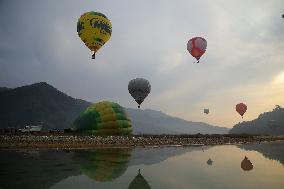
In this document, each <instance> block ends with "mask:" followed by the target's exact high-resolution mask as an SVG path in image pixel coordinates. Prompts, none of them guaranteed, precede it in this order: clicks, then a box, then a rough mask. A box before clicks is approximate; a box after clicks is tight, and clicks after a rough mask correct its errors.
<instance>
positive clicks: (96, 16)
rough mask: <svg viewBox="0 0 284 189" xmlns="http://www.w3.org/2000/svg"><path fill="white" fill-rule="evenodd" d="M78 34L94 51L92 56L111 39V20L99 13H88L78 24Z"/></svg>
mask: <svg viewBox="0 0 284 189" xmlns="http://www.w3.org/2000/svg"><path fill="white" fill-rule="evenodd" d="M77 32H78V35H79V37H80V38H81V40H82V41H83V42H84V43H85V45H86V46H87V47H88V48H89V49H90V50H91V51H94V54H93V56H92V58H93V59H95V53H96V52H97V51H98V50H99V49H100V48H101V47H102V46H103V45H104V44H105V43H106V42H107V41H108V40H109V39H110V36H111V33H112V24H111V22H110V20H109V19H108V18H107V17H106V16H105V15H104V14H102V13H99V12H93V11H91V12H86V13H84V14H83V15H82V16H81V17H80V18H79V19H78V22H77Z"/></svg>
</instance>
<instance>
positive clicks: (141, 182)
mask: <svg viewBox="0 0 284 189" xmlns="http://www.w3.org/2000/svg"><path fill="white" fill-rule="evenodd" d="M127 189H151V186H150V185H149V183H148V182H147V181H146V180H145V178H144V177H143V176H142V175H141V173H140V169H139V170H138V175H137V176H136V177H135V178H134V179H133V180H132V181H131V183H130V184H129V186H128V188H127Z"/></svg>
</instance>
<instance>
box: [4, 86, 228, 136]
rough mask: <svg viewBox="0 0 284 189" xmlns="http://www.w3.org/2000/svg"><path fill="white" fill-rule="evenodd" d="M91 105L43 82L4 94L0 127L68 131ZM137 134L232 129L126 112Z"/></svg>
mask: <svg viewBox="0 0 284 189" xmlns="http://www.w3.org/2000/svg"><path fill="white" fill-rule="evenodd" d="M90 104H91V103H90V102H86V101H84V100H80V99H74V98H72V97H70V96H68V95H66V94H64V93H63V92H60V91H59V90H57V89H56V88H54V87H53V86H51V85H49V84H47V83H45V82H41V83H35V84H32V85H27V86H23V87H18V88H15V89H7V90H4V91H2V92H0V128H1V127H2V128H5V127H10V126H13V127H16V128H21V127H23V126H25V125H31V124H39V123H40V122H44V125H45V126H46V128H58V129H64V128H68V127H70V126H71V125H72V122H73V121H74V120H75V119H76V118H77V116H78V115H79V114H80V112H82V111H83V110H84V109H85V108H87V107H88V106H89V105H90ZM126 110H127V112H128V114H129V117H130V119H131V121H132V126H133V130H134V134H196V133H202V134H205V133H206V134H212V133H216V134H224V133H228V129H227V128H224V127H216V126H211V125H209V124H206V123H201V122H191V121H186V120H183V119H180V118H176V117H171V116H169V115H166V114H164V113H162V112H160V111H155V110H149V109H146V110H141V109H131V108H127V109H126Z"/></svg>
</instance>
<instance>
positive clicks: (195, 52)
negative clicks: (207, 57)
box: [187, 37, 207, 63]
mask: <svg viewBox="0 0 284 189" xmlns="http://www.w3.org/2000/svg"><path fill="white" fill-rule="evenodd" d="M206 48H207V41H206V40H205V39H204V38H203V37H194V38H192V39H190V40H189V41H188V42H187V50H188V52H189V53H190V54H191V55H192V56H193V57H194V58H195V59H196V60H197V62H196V63H199V59H200V58H201V56H202V55H203V54H204V53H205V51H206Z"/></svg>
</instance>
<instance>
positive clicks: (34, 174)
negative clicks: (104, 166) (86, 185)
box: [0, 150, 80, 189]
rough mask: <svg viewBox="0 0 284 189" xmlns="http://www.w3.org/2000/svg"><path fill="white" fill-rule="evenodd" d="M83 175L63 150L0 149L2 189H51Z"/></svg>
mask: <svg viewBox="0 0 284 189" xmlns="http://www.w3.org/2000/svg"><path fill="white" fill-rule="evenodd" d="M79 174H80V172H79V170H78V169H77V168H76V166H75V165H74V164H73V162H72V160H71V158H70V156H68V154H67V153H65V152H63V151H58V152H57V151H47V150H41V151H36V150H19V151H14V150H13V151H9V150H0V187H1V188H3V189H10V188H11V189H17V188H28V189H33V188H37V189H38V188H50V186H52V185H53V184H55V183H57V182H59V181H60V180H63V179H65V178H68V177H70V176H73V175H79Z"/></svg>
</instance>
